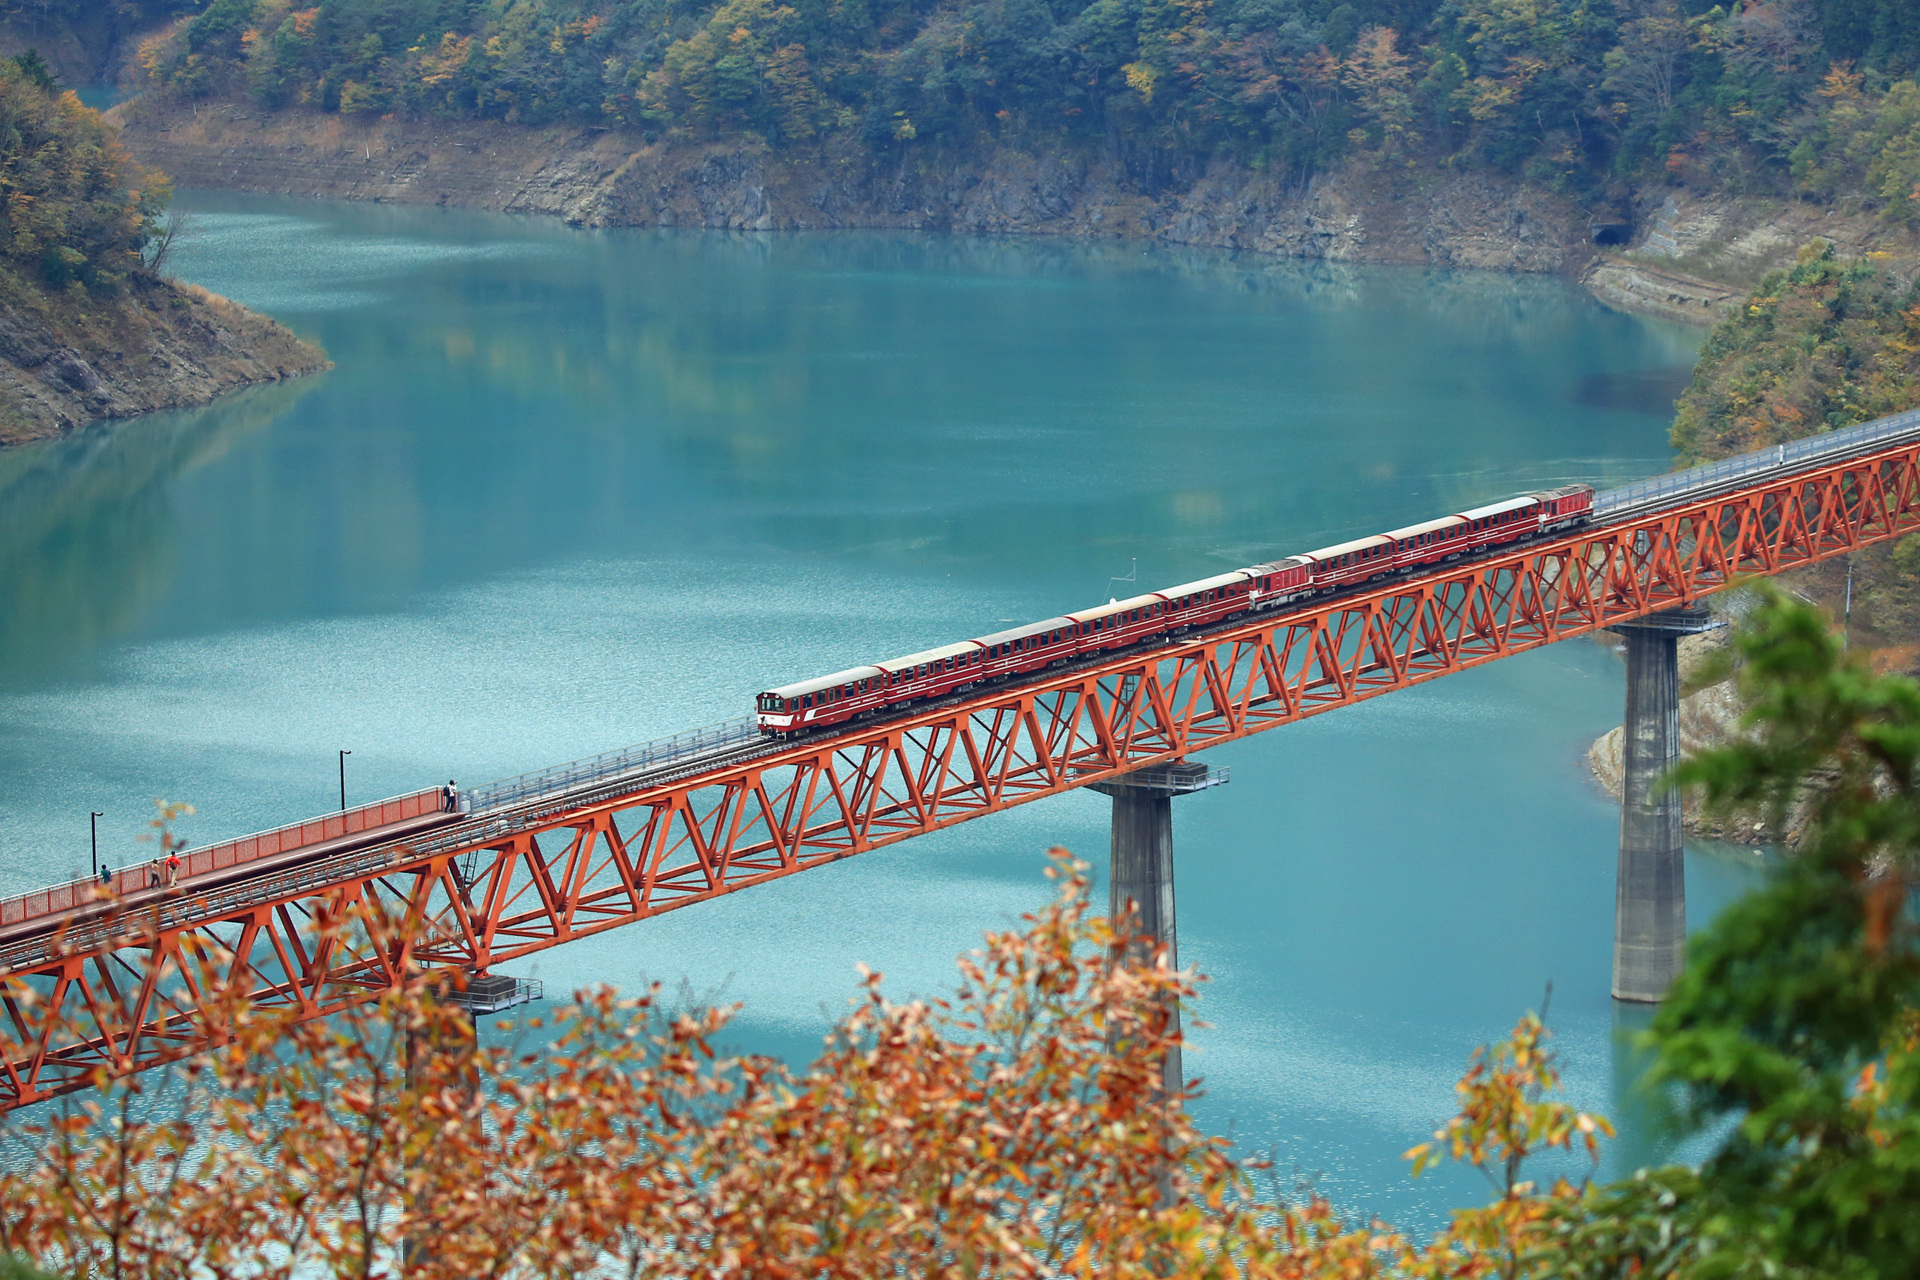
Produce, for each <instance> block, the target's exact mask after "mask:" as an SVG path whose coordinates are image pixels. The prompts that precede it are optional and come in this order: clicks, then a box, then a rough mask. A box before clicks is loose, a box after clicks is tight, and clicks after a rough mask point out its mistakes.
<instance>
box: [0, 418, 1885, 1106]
mask: <svg viewBox="0 0 1920 1280" xmlns="http://www.w3.org/2000/svg"><path fill="white" fill-rule="evenodd" d="M1917 490H1920V444H1917V443H1907V444H1903V445H1900V446H1898V447H1886V448H1882V449H1880V450H1879V451H1877V452H1873V453H1870V454H1867V455H1866V456H1863V457H1859V458H1855V459H1851V460H1847V461H1843V462H1834V463H1830V464H1827V465H1824V466H1822V467H1820V468H1819V469H1815V470H1809V471H1804V472H1802V473H1801V474H1799V475H1795V476H1792V477H1790V478H1784V479H1775V480H1772V481H1770V482H1767V481H1756V482H1754V483H1753V484H1751V485H1750V486H1749V487H1746V488H1741V489H1738V490H1736V491H1733V492H1728V493H1722V494H1718V495H1716V496H1714V497H1712V498H1709V499H1703V500H1698V501H1695V502H1692V503H1691V504H1688V505H1677V506H1670V507H1668V508H1667V509H1664V510H1654V511H1650V512H1645V513H1641V514H1620V515H1617V516H1615V517H1613V518H1612V519H1611V521H1610V523H1608V524H1606V525H1604V526H1600V527H1591V528H1588V529H1584V530H1580V531H1577V532H1575V533H1573V534H1570V535H1567V536H1563V537H1557V538H1554V539H1552V540H1543V541H1540V542H1536V543H1532V544H1530V545H1527V546H1525V547H1523V548H1517V549H1511V550H1506V551H1503V552H1499V553H1495V554H1491V555H1487V556H1485V557H1483V558H1480V559H1478V560H1473V561H1466V562H1462V563H1460V564H1457V565H1453V566H1445V567H1442V568H1439V569H1437V570H1435V571H1432V572H1429V573H1427V574H1424V575H1422V576H1417V577H1411V578H1406V579H1401V580H1398V581H1393V582H1390V583H1385V584H1381V585H1379V586H1377V587H1373V588H1369V589H1366V590H1363V591H1358V592H1353V593H1350V594H1347V595H1345V596H1343V597H1338V598H1334V599H1330V600H1327V601H1324V602H1315V603H1312V604H1309V605H1307V606H1304V607H1296V608H1294V609H1292V610H1289V611H1285V612H1281V613H1277V614H1275V615H1272V616H1266V617H1259V618H1249V619H1247V620H1244V621H1242V622H1240V623H1238V624H1234V625H1231V626H1228V627H1226V628H1224V629H1221V630H1218V631H1215V632H1213V633H1211V634H1208V635H1205V636H1203V637H1198V638H1194V639H1189V640H1185V641H1180V642H1175V643H1171V644H1166V645H1162V646H1159V647H1154V648H1150V649H1145V650H1134V651H1130V652H1126V653H1119V654H1114V655H1111V656H1108V657H1105V658H1102V659H1098V660H1090V661H1085V662H1083V663H1082V664H1080V665H1079V666H1078V667H1075V668H1069V669H1063V670H1060V671H1057V672H1054V673H1051V674H1048V675H1046V676H1043V677H1041V678H1038V679H1032V680H1029V681H1027V682H1025V683H1021V684H1016V685H1003V686H999V687H994V688H988V689H982V690H978V691H976V692H974V693H973V694H971V695H966V696H962V697H959V698H955V699H952V700H950V702H949V704H947V705H941V706H936V707H930V708H927V709H924V710H921V711H918V712H915V713H913V714H909V715H905V716H902V717H900V718H897V719H894V720H891V721H884V722H879V723H873V724H869V725H866V726H862V727H855V728H853V729H851V730H850V731H847V732H843V733H839V734H837V735H835V736H832V737H827V738H823V739H819V740H813V741H803V742H800V743H796V744H793V745H790V746H786V747H781V748H777V749H761V750H759V751H758V753H757V754H755V753H753V752H748V753H747V755H748V757H749V758H745V759H740V758H730V759H729V760H728V761H727V762H725V763H720V764H716V765H714V766H712V767H708V768H703V769H702V768H696V769H694V770H693V771H691V772H688V773H686V774H685V776H680V777H677V778H675V779H673V780H671V781H657V780H656V781H653V782H649V783H646V784H643V785H642V784H636V785H634V786H630V787H628V788H626V789H624V790H623V789H622V788H621V787H620V786H617V785H616V786H611V787H608V786H602V787H600V788H598V789H597V790H593V791H590V792H585V793H583V794H582V795H581V796H580V797H577V798H573V799H566V800H562V801H557V802H549V803H547V804H545V805H544V806H538V807H529V808H527V809H525V810H523V811H518V812H510V813H508V814H507V815H506V816H505V817H502V818H499V819H496V820H490V821H476V822H473V823H468V824H465V826H464V827H462V828H459V829H456V830H455V831H454V833H453V834H451V835H449V834H445V833H435V834H434V836H432V837H431V838H427V839H422V840H420V841H417V842H415V843H413V844H406V843H401V844H397V845H392V846H386V847H382V848H379V849H374V850H369V851H364V852H359V853H355V854H353V855H351V857H349V858H347V859H344V860H336V861H335V862H334V863H330V864H328V866H329V867H331V868H332V869H330V870H329V869H325V868H322V867H319V866H316V867H314V868H310V869H308V870H307V871H305V872H303V873H299V874H288V873H284V872H283V873H276V875H275V876H263V877H262V878H260V879H259V880H258V881H257V882H248V881H244V880H243V881H239V882H237V883H232V884H229V885H227V886H223V887H222V888H220V889H218V890H214V891H211V892H208V893H205V894H195V893H193V892H192V891H188V892H187V893H185V894H180V895H175V896H173V897H170V898H169V899H167V900H166V901H165V902H164V903H163V904H160V905H157V906H154V907H152V908H150V909H146V910H144V911H143V912H134V913H129V914H128V915H127V916H125V917H123V918H121V919H120V920H118V921H117V922H114V923H113V926H112V927H111V928H110V929H109V928H105V927H104V926H103V925H102V924H101V923H100V922H95V923H94V924H93V925H92V926H91V930H92V932H88V936H86V937H85V938H82V936H81V934H82V932H87V931H82V930H78V929H76V930H75V931H74V932H73V933H72V934H71V935H70V936H68V937H67V938H65V939H61V938H59V937H48V938H43V939H41V940H40V941H39V943H38V944H36V945H35V946H32V947H29V948H26V949H24V950H23V949H21V948H20V947H17V946H9V947H8V948H7V949H6V950H5V951H4V952H0V960H8V961H10V962H11V963H12V964H13V968H12V976H13V978H14V979H15V980H16V983H17V984H19V985H17V986H16V988H15V991H16V994H15V995H14V996H12V997H10V998H9V999H8V1000H7V1002H6V1013H7V1017H8V1019H9V1030H10V1031H11V1035H12V1038H13V1040H14V1043H15V1045H16V1046H17V1047H16V1048H15V1049H14V1050H13V1052H12V1053H11V1055H10V1056H9V1058H8V1060H6V1061H5V1062H4V1064H0V1105H4V1106H6V1107H13V1106H18V1105H21V1104H23V1103H27V1102H32V1101H35V1100H38V1099H43V1098H46V1097H49V1096H52V1095H55V1094H59V1093H62V1092H66V1091H70V1090H72V1089H76V1088H81V1087H84V1086H85V1085H86V1084H88V1083H89V1082H90V1081H92V1080H93V1079H95V1078H97V1076H98V1075H99V1073H101V1072H105V1073H107V1074H122V1073H127V1072H132V1071H139V1070H142V1069H145V1068H148V1067H151V1066H154V1065H157V1064H160V1063H164V1062H167V1061H171V1060H176V1059H179V1058H181V1057H184V1056H186V1055H189V1054H191V1053H193V1052H195V1051H197V1050H198V1049H200V1048H202V1047H204V1046H205V1045H207V1044H208V1043H209V1042H210V1041H215V1040H217V1039H218V1038H219V1036H220V1034H221V1025H222V1019H223V1018H224V1017H226V1016H228V1015H227V1014H226V1013H225V1012H223V1011H225V1010H230V1009H232V1008H234V1007H235V1006H236V1005H237V1004H238V1005H250V1006H252V1007H254V1008H279V1009H290V1010H292V1011H294V1012H295V1013H296V1014H297V1015H298V1016H320V1015H322V1014H324V1013H326V1012H328V1011H330V1010H333V1009H337V1008H340V1007H343V1006H345V1005H346V1004H349V1003H352V1002H355V1001H361V1000H366V999H370V998H372V997H374V996H375V995H377V994H378V992H379V991H381V990H382V989H384V988H386V987H387V986H388V985H389V984H391V983H393V982H394V981H395V980H396V979H397V978H398V977H399V975H400V974H401V973H402V972H403V971H404V970H405V969H406V968H407V967H408V966H409V965H420V966H425V967H428V968H440V967H448V968H459V969H463V970H467V971H470V972H471V971H480V970H485V969H486V968H488V967H489V966H492V965H496V964H502V963H505V962H509V961H512V960H515V959H517V958H519V957H522V956H526V955H529V954H531V953H533V952H536V951H541V950H544V949H545V948H548V947H553V946H558V945H560V944H561V943H564V942H567V941H570V940H572V939H574V938H579V937H583V936H585V935H587V934H590V933H596V932H599V931H601V930H605V929H614V928H618V927H620V926H622V925H626V924H631V923H633V922H635V921H638V920H644V919H646V918H647V917H649V916H653V915H658V914H659V913H661V912H664V911H671V910H674V909H675V908H679V907H685V906H687V905H689V904H692V903H696V902H701V901H704V900H706V899H709V898H713V897H717V896H718V895H720V894H724V893H732V892H734V891H736V890H739V889H745V888H748V887H749V886H752V885H756V884H760V883H762V882H765V881H768V880H772V879H775V878H777V877H780V876H785V875H792V874H794V873H795V872H799V871H804V870H806V869H807V868H809V867H814V866H818V865H820V864H822V863H826V862H834V861H837V860H839V859H842V858H848V857H852V856H853V855H855V854H858V853H862V852H864V851H866V850H868V849H874V848H878V847H879V846H881V845H885V844H891V843H893V842H895V841H900V840H906V839H910V838H912V837H914V836H918V835H924V834H926V833H927V832H930V831H936V830H939V829H941V828H943V827H948V826H952V825H953V824H955V823H958V822H964V821H966V820H968V819H970V818H977V817H980V816H982V815H984V814H989V813H994V812H998V811H999V810H1002V809H1006V808H1009V807H1011V806H1013V805H1016V804H1022V803H1025V802H1027V801H1031V800H1038V799H1041V798H1043V797H1046V796H1050V795H1055V794H1058V793H1060V792H1062V791H1066V790H1069V789H1071V788H1074V787H1078V786H1083V785H1085V784H1087V783H1090V782H1097V781H1101V780H1103V779H1109V778H1112V777H1114V776H1116V775H1118V774H1121V773H1126V772H1129V771H1131V770H1134V769H1138V768H1141V767H1143V766H1147V765H1152V764H1156V763H1162V762H1166V761H1171V760H1174V759H1177V758H1180V757H1182V756H1185V755H1187V754H1188V753H1190V752H1194V751H1198V750H1203V749H1205V748H1207V747H1210V746H1214V745H1216V744H1218V743H1222V742H1228V741H1231V740H1233V739H1236V738H1242V737H1246V736H1247V735H1249V734H1253V733H1259V732H1261V731H1263V730H1266V729H1271V728H1274V727H1276V726H1278V725H1283V724H1288V723H1291V722H1293V721H1296V720H1299V719H1301V718H1303V717H1306V716H1310V715H1315V714H1318V713H1320V712H1323V711H1329V710H1332V709H1334V708H1336V707H1341V706H1346V705H1348V704H1350V703H1353V702H1357V701H1360V700H1362V699H1365V698H1370V697H1375V696H1378V695H1380V694H1383V693H1388V692H1390V691H1392V690H1395V689H1401V688H1405V687H1406V686H1408V685H1412V684H1417V683H1419V682H1421V681H1424V680H1431V679H1434V678H1436V677H1439V676H1443V675H1447V674H1449V673H1451V672H1455V671H1460V670H1464V669H1465V668H1468V667H1472V666H1478V665H1480V664H1482V663H1486V662H1492V661H1495V660H1497V659H1500V658H1504V657H1507V656H1508V655H1510V654H1514V653H1519V652H1522V651H1524V650H1528V649H1533V648H1537V647H1539V646H1541V645H1545V644H1551V643H1553V642H1555V641H1558V640H1564V639H1567V638H1569V637H1572V636H1577V635H1581V634H1584V633H1586V632H1589V631H1592V630H1594V629H1595V628H1599V627H1604V626H1607V625H1610V624H1614V623H1619V622H1624V621H1627V620H1630V619H1633V618H1637V617H1641V616H1644V615H1646V614H1648V613H1652V612H1656V611H1659V610H1662V609H1666V608H1669V607H1672V606H1675V605H1684V604H1690V603H1692V602H1694V601H1695V600H1697V599H1698V598H1700V597H1701V596H1704V595H1707V594H1709V593H1711V592H1713V591H1715V590H1718V589H1719V588H1721V587H1723V586H1725V585H1727V584H1728V583H1729V582H1730V581H1732V580H1733V579H1735V578H1736V577H1740V576H1746V575H1755V574H1771V573H1776V572H1779V571H1781V570H1784V569H1789V568H1793V567H1796V566H1799V565H1804V564H1808V563H1811V562H1813V561H1816V560H1820V559H1824V558H1827V557H1830V556H1834V555H1838V554H1841V553H1844V552H1846V551H1849V550H1852V549H1855V548H1857V547H1860V546H1862V545H1865V544H1867V543H1870V542H1876V541H1880V540H1883V539H1887V538H1892V537H1897V536H1899V535H1901V534H1904V533H1906V532H1908V531H1911V530H1913V529H1915V528H1920V492H1917ZM350 910H353V911H357V912H358V913H360V916H361V919H362V921H363V923H362V924H361V925H360V926H358V927H356V928H354V929H352V930H350V931H347V932H339V931H335V932H334V933H332V934H319V933H316V932H315V931H314V929H313V927H312V926H313V925H314V923H315V922H316V920H319V919H322V918H337V917H338V916H339V915H340V914H341V913H343V912H347V911H350ZM22 989H26V990H30V991H31V992H32V998H31V999H22V998H20V997H19V995H18V992H19V991H20V990H22Z"/></svg>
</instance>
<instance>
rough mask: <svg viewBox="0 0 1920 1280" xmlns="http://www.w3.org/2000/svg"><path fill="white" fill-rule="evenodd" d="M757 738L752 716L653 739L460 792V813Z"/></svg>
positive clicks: (488, 810)
mask: <svg viewBox="0 0 1920 1280" xmlns="http://www.w3.org/2000/svg"><path fill="white" fill-rule="evenodd" d="M760 736H761V735H760V731H759V729H758V727H757V726H756V724H755V721H754V717H752V716H743V717H741V718H740V719H738V720H723V721H721V722H720V723H719V724H710V725H707V726H706V727H705V728H701V729H689V730H687V731H686V732H685V733H676V734H674V735H673V736H672V737H671V738H656V739H654V740H653V741H652V742H643V743H640V744H639V745H638V746H632V747H626V748H623V749H622V750H619V751H603V752H601V753H600V754H599V755H597V756H588V757H587V758H586V759H584V760H573V761H569V762H568V763H566V764H557V765H554V766H553V767H552V768H548V769H541V770H539V771H538V772H535V773H523V774H520V775H519V776H517V777H512V778H503V779H502V780H500V781H499V782H489V783H487V784H486V785H485V786H483V787H475V788H474V789H473V790H471V791H468V792H464V793H463V794H462V798H463V800H464V801H465V804H464V805H463V808H464V809H465V810H466V811H467V812H469V813H474V814H484V813H491V812H493V811H495V810H497V809H503V808H506V807H507V806H508V805H515V804H521V803H524V802H526V801H528V800H538V799H542V798H544V797H546V796H550V795H553V794H555V793H556V792H569V791H576V790H578V789H579V788H580V787H582V786H585V785H586V784H588V783H593V782H599V781H602V780H603V779H607V778H615V777H619V776H621V775H623V774H629V773H642V772H646V771H648V770H651V769H658V768H661V767H662V766H665V765H671V764H678V763H680V762H681V761H684V760H690V759H693V758H694V757H696V756H702V755H706V754H708V753H709V752H714V751H722V750H725V749H727V748H728V747H737V746H739V745H740V744H742V743H745V742H754V741H758V740H759V738H760Z"/></svg>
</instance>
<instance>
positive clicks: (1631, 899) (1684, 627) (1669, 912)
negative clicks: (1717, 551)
mask: <svg viewBox="0 0 1920 1280" xmlns="http://www.w3.org/2000/svg"><path fill="white" fill-rule="evenodd" d="M1720 625H1722V624H1721V623H1719V622H1717V621H1716V620H1715V619H1714V618H1713V616H1712V615H1711V614H1709V613H1708V612H1707V611H1706V610H1705V609H1697V608H1696V609H1669V610H1666V611H1665V612H1663V613H1655V614H1650V615H1648V616H1647V617H1645V618H1640V619H1637V620H1635V621H1633V622H1628V623H1623V624H1621V625H1619V626H1617V627H1614V628H1612V629H1613V630H1614V631H1616V632H1618V633H1619V634H1621V635H1623V636H1625V637H1626V638H1627V715H1626V721H1625V729H1624V731H1623V732H1622V734H1621V785H1620V867H1619V877H1618V880H1617V882H1616V884H1615V888H1614V905H1613V998H1614V999H1616V1000H1632V1001H1638V1002H1642V1003H1653V1002H1656V1001H1659V1000H1662V999H1664V998H1665V997H1666V994H1667V987H1668V985H1669V984H1671V983H1672V981H1673V979H1674V976H1675V975H1676V974H1678V973H1679V972H1680V967H1681V965H1682V964H1684V963H1685V961H1686V955H1687V884H1686V868H1685V863H1684V861H1683V860H1682V857H1681V848H1680V838H1681V827H1680V816H1681V815H1680V797H1679V796H1678V795H1677V794H1675V793H1673V792H1670V791H1664V790H1662V789H1660V787H1659V785H1658V784H1659V781H1660V778H1661V777H1662V775H1664V774H1665V773H1666V772H1667V771H1668V770H1669V769H1671V768H1673V767H1674V765H1676V764H1678V763H1679V762H1680V654H1679V641H1680V637H1681V636H1685V635H1696V634H1698V633H1700V632H1702V631H1711V630H1713V629H1714V628H1715V627H1718V626H1720Z"/></svg>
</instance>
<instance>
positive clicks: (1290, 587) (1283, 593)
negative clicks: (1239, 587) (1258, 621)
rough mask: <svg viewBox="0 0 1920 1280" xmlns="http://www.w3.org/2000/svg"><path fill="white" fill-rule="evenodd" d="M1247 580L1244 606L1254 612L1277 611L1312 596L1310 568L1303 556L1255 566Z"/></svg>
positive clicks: (1250, 570) (1311, 572)
mask: <svg viewBox="0 0 1920 1280" xmlns="http://www.w3.org/2000/svg"><path fill="white" fill-rule="evenodd" d="M1247 577H1248V578H1249V579H1250V582H1249V583H1248V591H1247V603H1248V604H1249V605H1251V606H1252V607H1254V608H1256V609H1277V608H1279V607H1280V606H1281V605H1285V604H1292V603H1293V602H1294V601H1295V600H1302V599H1305V598H1306V597H1307V596H1310V595H1312V594H1313V566H1312V565H1311V564H1310V563H1308V561H1307V559H1306V557H1305V556H1288V557H1287V558H1286V559H1285V560H1276V561H1274V562H1273V563H1271V564H1256V565H1254V566H1253V567H1252V568H1250V569H1248V570H1247Z"/></svg>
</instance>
